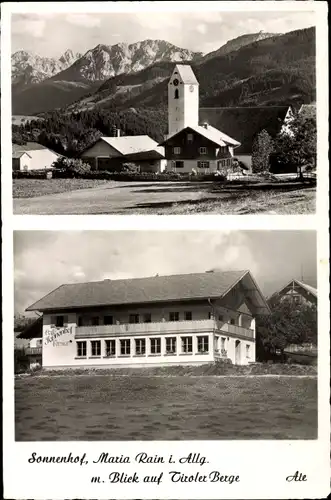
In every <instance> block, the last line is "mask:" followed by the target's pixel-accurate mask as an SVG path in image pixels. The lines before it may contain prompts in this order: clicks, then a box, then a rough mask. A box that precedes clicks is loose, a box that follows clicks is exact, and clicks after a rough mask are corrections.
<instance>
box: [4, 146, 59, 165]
mask: <svg viewBox="0 0 331 500" xmlns="http://www.w3.org/2000/svg"><path fill="white" fill-rule="evenodd" d="M58 157H59V155H58V154H57V153H54V151H51V150H50V149H48V148H46V147H45V146H42V145H41V144H38V143H37V142H27V143H26V144H22V145H21V144H13V146H12V160H13V170H25V171H27V170H44V169H47V168H52V164H53V163H54V162H55V161H56V160H57V159H58Z"/></svg>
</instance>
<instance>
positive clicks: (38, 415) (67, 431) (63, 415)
mask: <svg viewBox="0 0 331 500" xmlns="http://www.w3.org/2000/svg"><path fill="white" fill-rule="evenodd" d="M15 413H16V418H15V430H16V440H18V441H68V440H87V441H88V440H91V441H98V440H109V441H118V440H119V441H120V440H218V439H231V440H235V439H315V438H316V437H317V378H316V377H314V376H302V377H297V376H241V377H240V376H223V377H215V376H191V377H187V376H181V375H176V376H170V377H169V376H154V377H151V376H146V375H143V374H142V375H141V376H139V375H136V376H125V375H120V374H117V373H113V374H111V375H110V374H109V373H104V374H88V375H74V374H71V375H68V374H65V375H55V376H52V375H49V376H40V377H39V376H35V377H31V376H27V377H22V378H16V381H15Z"/></svg>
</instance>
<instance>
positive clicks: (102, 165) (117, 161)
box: [80, 135, 166, 172]
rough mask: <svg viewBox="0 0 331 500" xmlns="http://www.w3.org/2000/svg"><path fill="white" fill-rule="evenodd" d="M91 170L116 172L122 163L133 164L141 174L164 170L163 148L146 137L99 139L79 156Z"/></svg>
mask: <svg viewBox="0 0 331 500" xmlns="http://www.w3.org/2000/svg"><path fill="white" fill-rule="evenodd" d="M80 157H81V159H82V160H83V161H85V162H86V163H89V165H91V168H92V169H93V170H108V171H113V172H114V171H116V170H118V169H119V168H121V167H122V165H123V164H124V163H134V164H136V165H137V166H139V168H140V171H141V172H162V171H163V170H164V169H165V163H166V162H165V160H164V148H162V147H160V146H158V144H157V142H156V141H154V140H153V139H151V138H150V137H149V136H148V135H134V136H121V137H120V136H118V137H101V138H100V139H99V140H98V141H97V142H96V143H95V144H94V145H93V146H91V147H89V148H87V149H86V150H85V151H83V153H81V155H80Z"/></svg>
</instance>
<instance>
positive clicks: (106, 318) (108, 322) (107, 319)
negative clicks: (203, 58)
mask: <svg viewBox="0 0 331 500" xmlns="http://www.w3.org/2000/svg"><path fill="white" fill-rule="evenodd" d="M113 321H114V320H113V317H112V316H104V317H103V324H104V325H112V324H113Z"/></svg>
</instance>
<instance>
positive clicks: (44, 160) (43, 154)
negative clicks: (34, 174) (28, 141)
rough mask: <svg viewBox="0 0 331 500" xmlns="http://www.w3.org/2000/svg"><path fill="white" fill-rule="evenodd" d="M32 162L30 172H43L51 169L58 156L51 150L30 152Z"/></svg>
mask: <svg viewBox="0 0 331 500" xmlns="http://www.w3.org/2000/svg"><path fill="white" fill-rule="evenodd" d="M29 155H30V156H31V160H30V163H29V167H28V169H29V170H43V169H45V168H51V167H52V164H53V163H54V162H55V161H56V160H57V159H58V155H57V154H56V153H53V151H50V150H49V149H38V150H33V151H29Z"/></svg>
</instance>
